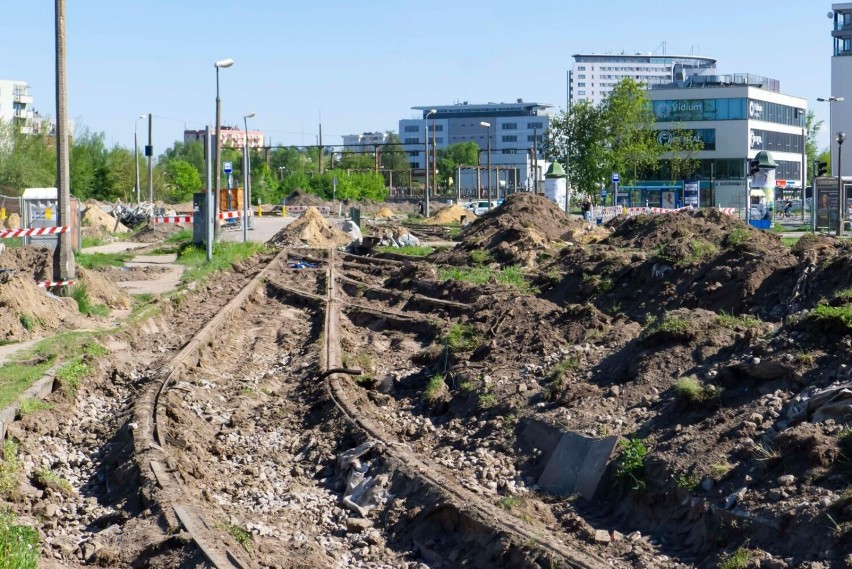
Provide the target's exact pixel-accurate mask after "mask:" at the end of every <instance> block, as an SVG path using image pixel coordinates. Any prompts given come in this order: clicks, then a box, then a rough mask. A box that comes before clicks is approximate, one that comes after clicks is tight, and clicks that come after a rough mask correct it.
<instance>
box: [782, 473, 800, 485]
mask: <svg viewBox="0 0 852 569" xmlns="http://www.w3.org/2000/svg"><path fill="white" fill-rule="evenodd" d="M795 483H796V477H795V476H793V475H792V474H785V475H783V476H779V477H778V484H779V485H781V486H792V485H794V484H795Z"/></svg>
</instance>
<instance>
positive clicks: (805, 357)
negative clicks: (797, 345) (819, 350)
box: [793, 352, 815, 367]
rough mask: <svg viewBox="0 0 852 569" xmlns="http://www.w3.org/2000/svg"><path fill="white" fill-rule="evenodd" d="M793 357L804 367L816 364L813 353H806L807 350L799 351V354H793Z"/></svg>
mask: <svg viewBox="0 0 852 569" xmlns="http://www.w3.org/2000/svg"><path fill="white" fill-rule="evenodd" d="M793 359H794V360H795V362H796V363H797V364H799V365H800V366H803V367H806V366H812V365H814V361H815V360H814V356H813V354H806V353H805V352H799V353H798V354H796V355H795V356H793Z"/></svg>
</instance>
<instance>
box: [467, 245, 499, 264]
mask: <svg viewBox="0 0 852 569" xmlns="http://www.w3.org/2000/svg"><path fill="white" fill-rule="evenodd" d="M470 260H471V261H472V262H473V263H475V264H477V265H485V264H487V263H491V262H493V261H494V258H493V257H492V256H491V253H489V252H488V251H486V250H484V249H474V250H473V251H471V252H470Z"/></svg>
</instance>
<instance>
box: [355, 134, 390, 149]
mask: <svg viewBox="0 0 852 569" xmlns="http://www.w3.org/2000/svg"><path fill="white" fill-rule="evenodd" d="M389 137H390V133H388V132H362V133H361V134H344V135H343V150H345V151H347V152H357V153H358V154H361V153H364V152H373V151H374V150H375V147H376V146H377V145H378V146H381V145H382V144H387V142H388V138H389Z"/></svg>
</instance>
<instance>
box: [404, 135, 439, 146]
mask: <svg viewBox="0 0 852 569" xmlns="http://www.w3.org/2000/svg"><path fill="white" fill-rule="evenodd" d="M402 143H403V144H423V140H422V139H420V138H406V139H405V140H403V141H402ZM443 143H444V137H443V136H436V137H435V144H443Z"/></svg>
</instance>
